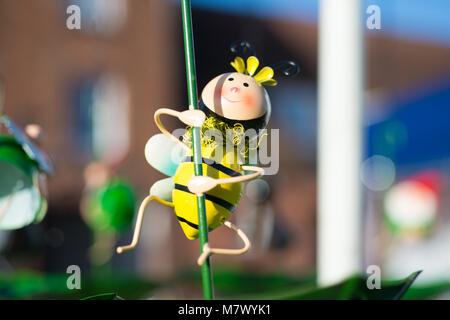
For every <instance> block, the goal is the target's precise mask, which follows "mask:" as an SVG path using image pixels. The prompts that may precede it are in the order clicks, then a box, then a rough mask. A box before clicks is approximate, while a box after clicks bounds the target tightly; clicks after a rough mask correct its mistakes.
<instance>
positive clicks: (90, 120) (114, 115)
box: [73, 75, 130, 164]
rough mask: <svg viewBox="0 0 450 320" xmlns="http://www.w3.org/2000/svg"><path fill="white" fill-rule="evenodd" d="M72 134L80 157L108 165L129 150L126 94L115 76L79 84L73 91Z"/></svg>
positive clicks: (120, 158)
mask: <svg viewBox="0 0 450 320" xmlns="http://www.w3.org/2000/svg"><path fill="white" fill-rule="evenodd" d="M73 105H74V112H73V118H74V119H73V124H74V127H73V131H74V137H75V140H76V144H77V147H78V148H77V149H78V151H79V152H81V154H82V156H84V157H88V158H91V159H95V160H101V161H104V162H106V163H109V164H114V163H117V162H119V161H121V160H122V159H123V158H124V157H125V156H126V154H127V152H128V149H129V142H130V137H129V109H130V107H129V92H128V87H127V85H126V83H125V82H124V81H123V80H122V79H121V78H118V77H116V76H112V75H104V76H102V77H100V78H97V79H92V78H90V79H87V80H84V81H82V82H80V83H79V84H78V85H77V86H76V89H75V96H74V103H73Z"/></svg>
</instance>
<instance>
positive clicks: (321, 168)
mask: <svg viewBox="0 0 450 320" xmlns="http://www.w3.org/2000/svg"><path fill="white" fill-rule="evenodd" d="M320 5H321V6H320V13H319V14H320V18H319V19H320V20H319V123H318V127H319V133H318V134H319V138H318V143H319V146H318V219H317V226H318V235H317V241H318V254H317V259H318V267H317V268H318V270H317V273H318V284H319V285H330V284H333V283H336V282H339V281H341V280H343V279H345V278H346V277H348V276H350V275H353V274H355V273H357V272H360V271H361V264H362V252H361V248H362V246H361V241H362V238H361V221H360V220H361V185H360V179H359V166H360V162H361V135H362V125H361V112H362V97H363V82H364V79H363V34H362V33H363V29H362V28H363V22H362V11H361V6H360V1H359V0H345V1H336V0H321V3H320Z"/></svg>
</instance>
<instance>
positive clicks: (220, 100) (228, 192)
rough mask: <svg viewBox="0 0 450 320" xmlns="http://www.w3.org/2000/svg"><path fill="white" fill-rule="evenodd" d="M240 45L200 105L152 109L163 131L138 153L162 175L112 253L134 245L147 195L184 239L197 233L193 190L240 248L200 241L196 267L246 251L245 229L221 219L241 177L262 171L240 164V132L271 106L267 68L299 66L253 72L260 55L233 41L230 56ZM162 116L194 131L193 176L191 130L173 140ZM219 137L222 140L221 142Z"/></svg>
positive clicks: (259, 122)
mask: <svg viewBox="0 0 450 320" xmlns="http://www.w3.org/2000/svg"><path fill="white" fill-rule="evenodd" d="M245 50H247V51H250V57H248V59H247V63H246V64H245V62H244V59H243V58H241V57H239V56H237V57H236V58H235V59H234V61H233V62H231V66H232V67H233V68H234V69H235V70H236V71H235V72H228V73H224V74H221V75H218V76H217V77H215V78H214V79H212V80H211V81H210V82H209V83H208V84H207V85H206V86H205V88H204V89H203V91H202V94H201V101H200V102H199V106H200V107H199V110H192V107H190V108H189V109H190V110H187V111H184V112H178V111H175V110H171V109H165V108H163V109H158V110H157V111H156V112H155V116H154V118H155V122H156V125H157V126H158V128H159V129H160V130H161V132H162V134H157V135H155V136H153V137H151V138H150V139H149V140H148V142H147V144H146V146H145V157H146V160H147V161H148V162H149V164H150V165H151V166H153V167H154V168H155V169H157V170H159V171H160V172H162V173H164V174H166V175H168V176H169V178H166V179H163V180H160V181H157V182H156V183H155V184H154V185H153V186H152V187H151V189H150V194H149V195H148V196H147V197H146V198H145V199H144V200H143V202H142V204H141V206H140V208H139V212H138V217H137V222H136V227H135V231H134V236H133V240H132V243H131V244H130V245H128V246H122V247H118V248H117V252H118V253H122V252H123V251H126V250H131V249H134V248H135V247H136V245H137V243H138V239H139V235H140V231H141V226H142V220H143V216H144V212H145V208H146V206H147V205H148V204H149V203H150V202H151V201H153V200H154V201H157V202H159V203H161V204H163V205H166V206H168V207H172V208H174V210H175V214H176V216H177V219H178V221H179V222H180V225H181V227H182V229H183V231H184V234H185V235H186V237H187V238H188V239H190V240H193V239H196V238H198V236H199V230H198V215H197V203H196V194H204V195H205V205H206V220H207V225H208V230H209V231H211V230H213V229H215V228H217V227H219V226H221V225H225V226H226V227H228V228H230V229H231V230H233V231H235V232H236V233H237V235H238V236H239V237H240V238H241V239H242V240H243V242H244V244H245V245H244V247H243V248H242V249H217V248H210V247H209V245H208V244H207V243H206V244H205V246H204V248H203V253H202V254H201V255H200V257H199V258H198V260H197V262H198V264H199V265H202V264H203V262H204V261H205V260H206V258H207V257H208V256H209V255H210V254H227V255H238V254H243V253H245V252H246V251H247V250H248V249H249V247H250V241H249V239H248V238H247V236H246V235H245V233H244V232H243V231H242V230H240V229H239V228H237V227H236V226H235V225H233V224H232V223H231V222H229V221H227V219H228V218H229V216H230V215H231V213H232V212H233V210H234V209H235V207H236V206H237V204H238V203H239V200H240V198H241V194H242V189H243V182H245V181H249V180H252V179H255V178H258V177H260V176H262V175H263V174H264V170H263V169H262V168H260V167H257V166H250V165H246V164H248V161H246V160H248V159H247V158H248V157H247V154H248V148H249V147H248V143H245V141H247V140H245V135H246V134H247V133H248V132H250V133H249V134H247V137H248V138H249V139H250V140H255V139H257V138H258V134H255V132H256V131H258V130H262V129H264V128H265V127H266V126H267V123H268V121H269V118H270V114H271V105H270V99H269V95H268V94H267V91H266V90H265V89H264V86H266V85H268V86H275V85H276V84H277V82H276V81H275V80H274V79H273V75H274V69H278V68H280V67H282V68H285V67H286V68H285V69H284V74H285V75H287V76H292V75H295V74H297V73H298V71H299V69H298V66H297V65H296V64H295V63H294V62H292V61H286V62H280V63H277V64H274V65H272V66H271V67H264V68H262V69H261V70H259V72H256V71H257V69H258V66H259V60H258V59H257V58H256V57H255V56H254V55H253V49H252V47H251V45H250V44H249V43H248V42H246V41H238V42H235V43H234V44H233V45H232V47H231V51H232V52H234V53H241V52H242V53H244V51H245ZM163 114H165V115H171V116H174V117H177V118H178V119H180V120H181V121H182V122H183V123H185V124H186V125H188V126H191V127H192V126H196V127H200V128H201V141H202V168H203V174H204V175H203V176H195V173H194V162H193V154H192V149H191V143H192V142H191V136H190V130H186V133H185V134H184V136H183V141H181V140H179V139H178V138H177V137H175V136H174V135H172V134H171V133H169V132H168V131H167V130H166V128H165V127H164V126H163V125H162V123H161V120H160V116H161V115H163ZM211 132H213V134H211ZM213 136H214V137H213ZM221 136H224V137H225V138H224V139H222V141H220V140H221V139H220V137H221ZM229 145H231V147H228V146H229ZM225 146H226V148H225ZM240 146H241V148H240ZM242 146H243V147H242ZM239 150H240V151H241V152H240V151H239ZM242 151H243V152H242Z"/></svg>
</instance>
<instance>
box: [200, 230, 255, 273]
mask: <svg viewBox="0 0 450 320" xmlns="http://www.w3.org/2000/svg"><path fill="white" fill-rule="evenodd" d="M224 225H225V226H226V227H228V228H230V229H231V230H233V231H235V232H236V233H237V235H238V236H239V237H240V238H241V239H242V241H244V247H243V248H242V249H218V248H210V247H209V244H208V243H205V245H204V246H203V252H202V254H201V255H200V257H199V258H198V259H197V264H198V265H199V266H201V265H202V264H203V263H204V262H205V260H206V258H208V256H210V255H211V254H226V255H240V254H244V253H246V252H247V251H248V249H249V248H250V246H251V244H250V240H249V239H248V237H247V235H246V234H245V233H244V231H242V230H241V229H239V228H238V227H236V226H235V225H234V224H232V223H231V222H230V221H225V223H224Z"/></svg>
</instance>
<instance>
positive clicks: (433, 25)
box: [192, 0, 450, 46]
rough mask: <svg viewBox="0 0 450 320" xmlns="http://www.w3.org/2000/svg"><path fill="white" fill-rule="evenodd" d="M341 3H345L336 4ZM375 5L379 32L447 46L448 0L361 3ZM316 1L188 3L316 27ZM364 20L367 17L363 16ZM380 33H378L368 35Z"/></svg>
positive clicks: (370, 0)
mask: <svg viewBox="0 0 450 320" xmlns="http://www.w3.org/2000/svg"><path fill="white" fill-rule="evenodd" d="M337 1H345V0H337ZM362 2H363V9H364V14H365V8H367V7H368V6H369V5H372V4H375V5H378V6H379V7H380V9H381V32H384V33H386V34H390V35H392V36H395V37H403V38H410V39H412V40H417V41H426V42H437V43H440V44H444V45H446V46H450V0H362ZM318 4H319V0H192V5H193V7H195V8H202V9H208V10H214V11H221V12H227V13H231V14H237V15H244V16H258V17H266V18H270V17H273V18H284V19H293V20H300V21H306V22H311V23H316V22H317V19H318ZM365 16H368V15H367V14H365ZM371 32H380V31H371Z"/></svg>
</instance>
